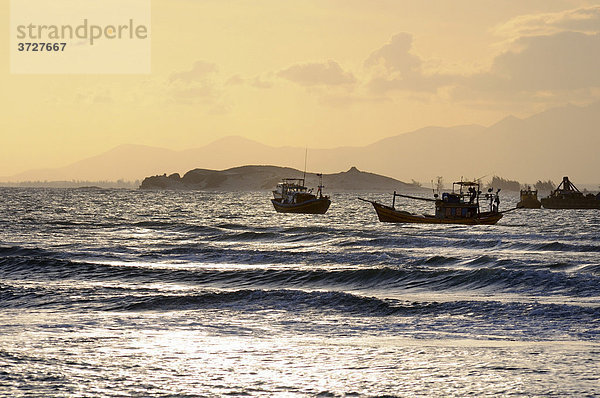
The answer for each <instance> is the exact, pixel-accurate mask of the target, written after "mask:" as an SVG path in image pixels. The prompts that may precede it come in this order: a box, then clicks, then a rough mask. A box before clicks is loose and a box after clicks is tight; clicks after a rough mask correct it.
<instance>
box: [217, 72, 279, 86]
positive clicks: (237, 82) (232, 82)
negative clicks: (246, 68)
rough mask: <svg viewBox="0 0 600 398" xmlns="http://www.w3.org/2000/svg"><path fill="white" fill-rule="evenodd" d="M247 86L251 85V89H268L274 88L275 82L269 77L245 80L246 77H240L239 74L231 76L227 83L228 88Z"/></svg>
mask: <svg viewBox="0 0 600 398" xmlns="http://www.w3.org/2000/svg"><path fill="white" fill-rule="evenodd" d="M246 84H247V85H249V86H250V87H254V88H261V89H267V88H272V87H273V82H272V81H271V79H270V78H269V76H267V77H264V76H255V77H253V78H244V77H242V76H240V75H239V74H237V75H233V76H231V77H230V78H229V79H227V81H226V82H225V85H226V86H243V85H246Z"/></svg>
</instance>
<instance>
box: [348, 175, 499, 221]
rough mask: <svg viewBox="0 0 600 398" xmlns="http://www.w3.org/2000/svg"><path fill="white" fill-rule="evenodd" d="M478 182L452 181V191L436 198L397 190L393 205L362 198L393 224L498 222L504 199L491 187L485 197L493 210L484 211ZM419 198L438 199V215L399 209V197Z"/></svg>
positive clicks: (435, 200)
mask: <svg viewBox="0 0 600 398" xmlns="http://www.w3.org/2000/svg"><path fill="white" fill-rule="evenodd" d="M479 188H480V185H479V183H477V182H468V181H460V182H455V183H453V184H452V192H444V193H443V194H442V198H441V199H439V195H438V194H435V195H434V199H430V198H422V197H418V196H409V195H401V194H398V193H396V191H394V196H393V200H392V206H391V207H390V206H386V205H384V204H381V203H377V202H375V201H372V200H366V199H362V198H359V199H360V200H363V201H365V202H369V203H371V204H372V205H373V207H374V208H375V211H376V212H377V217H378V218H379V221H381V222H392V223H419V224H464V225H478V224H486V225H492V224H496V223H497V222H498V221H499V220H500V219H501V218H502V216H503V214H502V212H499V211H498V206H499V205H500V198H499V196H498V193H499V192H500V190H498V191H497V192H496V193H493V190H492V189H491V188H490V189H489V190H488V192H487V193H486V194H485V196H484V197H485V199H487V200H488V201H489V207H490V209H489V211H486V212H481V211H480V207H479V196H480V195H481V191H480V190H479ZM397 196H399V197H403V198H409V199H417V200H423V201H428V202H435V215H427V214H413V213H409V212H407V211H403V210H398V209H396V206H395V202H396V197H397Z"/></svg>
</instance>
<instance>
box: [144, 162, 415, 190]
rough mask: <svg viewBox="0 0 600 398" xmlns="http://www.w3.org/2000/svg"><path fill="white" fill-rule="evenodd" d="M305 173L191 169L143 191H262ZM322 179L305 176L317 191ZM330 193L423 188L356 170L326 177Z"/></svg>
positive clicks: (147, 183) (150, 181) (152, 181)
mask: <svg viewBox="0 0 600 398" xmlns="http://www.w3.org/2000/svg"><path fill="white" fill-rule="evenodd" d="M302 176H303V172H302V171H300V170H297V169H293V168H290V167H278V166H242V167H234V168H231V169H227V170H207V169H194V170H190V171H188V172H187V173H185V174H184V176H183V177H181V176H180V175H179V174H178V173H175V174H171V175H169V176H167V175H166V174H163V175H157V176H153V177H147V178H145V179H144V181H142V185H141V186H140V188H141V189H179V190H188V189H189V190H202V191H260V190H272V189H274V188H275V186H276V185H277V183H278V182H280V181H281V179H282V178H302ZM318 183H319V177H318V175H317V174H315V173H306V186H307V187H309V188H310V187H312V188H315V187H316V186H317V185H318ZM323 184H324V185H325V189H326V190H328V191H386V192H389V191H394V190H396V191H419V190H423V188H421V187H419V186H418V185H415V184H408V183H405V182H402V181H399V180H396V179H394V178H390V177H385V176H382V175H378V174H373V173H368V172H363V171H360V170H358V169H357V168H356V167H352V168H351V169H350V170H348V171H346V172H341V173H335V174H323Z"/></svg>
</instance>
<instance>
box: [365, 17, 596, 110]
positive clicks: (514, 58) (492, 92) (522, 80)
mask: <svg viewBox="0 0 600 398" xmlns="http://www.w3.org/2000/svg"><path fill="white" fill-rule="evenodd" d="M496 31H497V32H498V33H499V34H503V35H505V36H506V37H508V36H511V38H510V40H508V41H506V40H505V41H504V42H503V45H504V46H505V49H504V50H503V51H502V52H500V53H499V54H498V55H497V56H496V57H495V58H494V59H493V61H492V64H491V67H490V68H489V69H487V70H485V71H481V72H479V73H475V74H469V75H460V74H443V73H435V72H434V73H425V72H424V68H423V66H424V65H425V64H426V60H424V59H422V58H420V57H418V56H417V55H415V54H413V53H412V37H411V36H410V35H409V34H407V33H399V34H396V35H394V36H393V37H392V39H391V40H390V41H389V42H388V43H386V44H385V45H383V46H382V47H381V48H379V49H377V50H375V51H374V52H373V53H371V54H370V56H369V57H368V58H367V59H366V60H365V62H364V65H365V68H366V69H367V71H369V72H370V73H371V77H370V78H369V79H368V82H367V87H368V89H369V91H370V92H371V93H376V94H379V95H386V94H390V93H392V92H399V91H402V92H406V93H431V94H435V95H439V94H440V93H442V92H443V93H445V94H446V95H448V93H449V98H450V99H456V100H462V101H469V100H471V101H477V100H480V99H484V100H486V101H490V102H491V101H494V99H497V100H498V101H510V100H511V99H513V100H515V101H528V100H529V101H534V102H538V101H545V100H548V101H549V100H556V99H557V98H559V97H560V96H563V97H564V98H567V97H568V98H570V99H573V98H577V97H579V98H580V99H581V100H584V101H587V100H593V99H594V98H596V99H597V92H598V88H600V73H598V71H599V70H600V56H598V54H599V50H600V6H595V7H588V8H578V9H575V10H567V11H564V12H560V13H550V14H538V15H527V16H522V17H518V18H513V19H512V20H510V21H508V22H507V23H506V24H503V25H501V26H499V27H497V28H496Z"/></svg>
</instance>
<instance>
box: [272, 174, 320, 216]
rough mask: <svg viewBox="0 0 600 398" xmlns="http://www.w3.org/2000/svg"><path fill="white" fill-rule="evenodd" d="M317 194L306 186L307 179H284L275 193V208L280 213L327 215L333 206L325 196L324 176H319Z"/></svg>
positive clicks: (273, 200) (273, 201)
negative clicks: (330, 206)
mask: <svg viewBox="0 0 600 398" xmlns="http://www.w3.org/2000/svg"><path fill="white" fill-rule="evenodd" d="M317 176H318V177H319V186H318V188H317V193H316V194H313V193H312V189H308V188H307V187H306V186H305V178H284V179H283V180H282V181H281V182H280V183H279V184H277V188H276V189H275V190H274V191H273V199H271V203H273V207H275V210H276V211H277V212H278V213H301V214H325V213H326V212H327V210H328V209H329V205H331V200H330V199H329V196H327V195H323V188H324V186H323V174H317Z"/></svg>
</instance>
